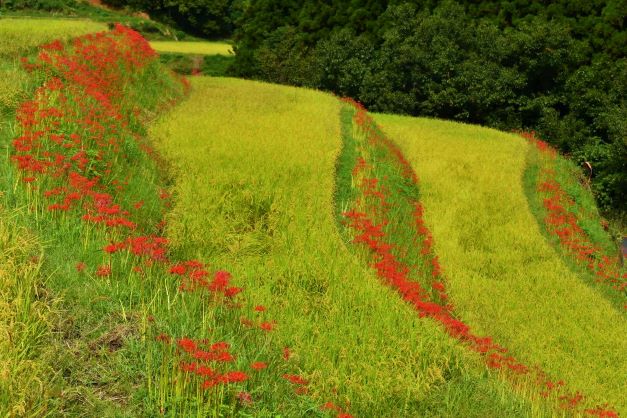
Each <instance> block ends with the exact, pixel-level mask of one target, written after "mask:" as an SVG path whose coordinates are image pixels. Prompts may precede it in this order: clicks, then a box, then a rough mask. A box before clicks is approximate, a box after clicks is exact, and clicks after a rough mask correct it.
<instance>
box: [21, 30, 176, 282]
mask: <svg viewBox="0 0 627 418" xmlns="http://www.w3.org/2000/svg"><path fill="white" fill-rule="evenodd" d="M156 59H157V55H156V53H155V52H154V51H153V50H152V48H150V45H149V44H148V42H147V41H146V40H145V39H143V38H142V37H141V35H139V34H138V33H136V32H134V31H132V30H130V29H128V28H126V27H124V26H121V25H116V26H115V28H114V29H113V30H112V31H110V32H100V33H96V34H89V35H85V36H81V37H78V38H75V39H74V40H73V41H72V42H71V43H69V44H64V43H62V42H60V41H54V42H52V43H50V44H47V45H43V46H42V47H41V48H40V52H39V54H38V56H37V57H36V58H35V59H34V60H29V59H23V64H24V66H25V68H26V69H27V70H28V71H37V73H38V74H43V75H44V77H45V81H44V82H43V84H42V85H41V87H39V88H38V89H37V90H36V91H35V95H34V98H33V99H32V100H30V101H27V102H25V103H23V104H22V105H21V106H20V108H19V109H18V111H17V122H18V126H19V131H20V136H19V137H17V138H16V139H15V140H14V141H13V155H12V159H13V160H14V161H15V162H16V164H17V168H18V169H19V170H20V171H21V172H22V180H23V181H25V182H26V183H29V184H30V185H31V186H30V187H33V188H35V189H37V190H39V191H40V192H41V194H42V195H43V197H44V199H45V200H46V201H47V202H48V203H47V204H46V207H47V209H48V210H49V211H51V212H71V213H72V214H74V215H76V216H77V217H80V218H81V219H82V220H83V221H85V222H89V223H94V224H99V225H102V226H104V227H106V228H108V229H112V230H113V229H115V230H118V231H121V232H118V233H116V235H118V236H119V235H120V233H122V234H125V235H127V237H128V238H127V239H125V240H124V241H123V242H120V243H112V244H110V245H107V246H106V247H105V248H104V251H105V252H107V253H109V254H113V253H116V252H118V251H120V250H129V251H131V252H132V253H133V254H135V255H137V256H140V257H143V258H146V259H147V261H148V262H154V261H165V254H166V248H165V245H166V243H167V241H166V240H165V239H164V238H162V237H158V236H141V235H139V236H137V235H133V234H136V231H137V222H136V221H135V220H133V217H134V215H135V214H137V213H138V211H139V209H141V206H140V205H137V204H136V205H134V206H133V208H128V209H125V208H124V207H123V206H122V205H121V204H120V203H118V202H117V201H120V200H121V199H120V196H121V195H120V193H121V192H123V191H124V190H125V187H126V186H127V185H128V181H129V179H128V178H125V179H124V180H122V181H121V180H119V178H123V176H124V173H123V172H122V171H123V169H122V166H121V164H120V159H126V158H127V157H126V153H127V152H129V151H131V148H132V147H131V148H129V143H128V139H127V138H129V137H135V134H134V133H133V130H132V129H131V127H130V125H131V123H132V122H133V119H132V118H131V116H130V115H131V114H132V115H135V117H136V116H137V115H138V114H139V109H137V108H133V106H135V105H134V104H132V102H131V100H130V98H128V97H125V96H124V94H125V92H126V89H125V87H126V86H127V85H129V84H131V83H132V82H133V81H134V80H135V79H137V77H139V76H140V75H141V74H142V72H143V71H144V69H145V67H146V66H147V65H148V64H150V63H152V62H155V61H156ZM133 146H135V145H133ZM85 267H86V266H85V264H84V263H80V264H79V265H78V266H77V269H78V270H79V271H82V270H84V269H85ZM95 274H96V275H97V276H101V277H106V276H109V275H111V265H102V266H100V267H98V268H97V270H96V271H95Z"/></svg>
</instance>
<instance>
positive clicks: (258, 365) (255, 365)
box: [250, 361, 268, 370]
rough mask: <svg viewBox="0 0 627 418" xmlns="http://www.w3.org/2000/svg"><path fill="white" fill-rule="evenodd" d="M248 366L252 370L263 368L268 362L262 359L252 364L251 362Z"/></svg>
mask: <svg viewBox="0 0 627 418" xmlns="http://www.w3.org/2000/svg"><path fill="white" fill-rule="evenodd" d="M250 367H251V368H252V369H253V370H263V369H265V368H267V367H268V364H267V363H264V362H263V361H256V362H254V363H253V364H251V365H250Z"/></svg>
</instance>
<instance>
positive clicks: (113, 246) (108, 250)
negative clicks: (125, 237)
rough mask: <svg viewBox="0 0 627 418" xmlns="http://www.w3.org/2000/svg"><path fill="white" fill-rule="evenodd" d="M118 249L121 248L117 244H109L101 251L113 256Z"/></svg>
mask: <svg viewBox="0 0 627 418" xmlns="http://www.w3.org/2000/svg"><path fill="white" fill-rule="evenodd" d="M120 249H121V247H120V246H118V244H109V245H106V246H105V247H104V248H103V250H104V251H105V252H106V253H109V254H113V253H115V252H117V251H118V250H120Z"/></svg>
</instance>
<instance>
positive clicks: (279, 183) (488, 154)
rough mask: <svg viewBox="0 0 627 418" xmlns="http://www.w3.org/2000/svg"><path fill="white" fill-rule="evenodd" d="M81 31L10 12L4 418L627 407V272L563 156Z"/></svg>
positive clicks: (1, 89)
mask: <svg viewBox="0 0 627 418" xmlns="http://www.w3.org/2000/svg"><path fill="white" fill-rule="evenodd" d="M37 22H40V21H37ZM62 22H64V23H53V22H49V24H48V23H46V24H44V25H43V26H40V27H44V28H48V30H42V31H39V32H38V31H37V29H33V30H30V29H32V28H33V27H34V26H33V25H34V23H29V22H28V21H26V22H20V21H16V23H15V24H10V25H6V24H5V23H6V20H0V33H3V31H4V33H5V34H7V37H6V38H3V39H14V42H12V43H11V42H5V43H4V44H2V43H0V63H1V64H2V66H3V67H0V70H2V71H5V74H9V72H10V73H11V74H12V76H13V77H15V79H16V80H20V83H18V84H15V83H13V84H11V86H13V85H14V84H15V85H17V86H18V87H19V88H17V89H15V90H11V89H10V87H11V86H8V85H7V86H3V85H2V84H0V98H2V97H5V98H8V99H6V100H4V101H1V102H0V123H1V124H2V125H0V128H2V129H1V130H0V140H1V141H2V143H1V144H0V146H1V147H2V152H1V153H0V158H2V159H1V160H0V162H1V163H2V164H1V165H0V182H1V184H2V185H3V189H2V191H0V245H1V247H0V284H1V285H2V286H0V335H1V336H8V338H1V339H0V377H2V379H0V415H2V414H6V415H9V416H11V415H29V414H30V415H37V416H59V415H82V416H85V415H87V416H93V415H104V416H120V415H122V416H154V415H165V416H262V417H263V416H268V417H269V416H277V415H280V416H288V417H292V416H319V417H327V416H334V417H338V418H349V417H353V416H360V417H399V416H434V417H441V416H452V417H486V416H498V417H502V416H512V417H530V416H533V417H535V416H547V417H548V416H572V415H595V416H605V417H615V416H617V415H618V413H624V412H625V411H626V410H627V405H626V404H625V400H624V398H625V397H624V396H623V395H624V394H625V393H627V387H626V383H625V382H626V381H627V379H625V372H626V371H627V362H626V360H625V358H624V353H625V352H627V341H626V340H625V338H624V336H625V334H626V331H627V327H626V324H625V312H624V309H623V304H624V297H625V295H624V288H625V286H624V284H623V282H624V275H623V276H621V274H623V272H624V270H620V268H618V267H617V265H616V263H615V261H614V260H613V259H611V258H610V257H608V256H606V255H605V252H607V251H610V252H611V250H612V243H611V241H610V240H609V238H608V237H607V236H606V235H605V233H604V231H603V229H602V227H599V224H598V214H596V212H594V208H593V207H592V206H591V205H592V204H591V200H590V196H585V193H583V194H582V192H581V191H580V190H579V189H578V187H579V186H578V184H577V181H576V180H573V178H572V175H571V174H569V173H568V170H566V169H565V168H563V167H562V162H563V161H562V160H560V159H559V158H555V155H554V154H553V152H552V151H551V150H550V149H547V148H546V147H545V145H544V144H543V143H542V142H541V141H537V140H536V139H535V138H533V137H530V136H529V135H528V140H525V139H523V138H522V137H520V136H517V135H512V134H504V133H501V132H497V131H494V130H490V129H484V128H480V127H476V126H469V125H462V124H456V123H451V122H444V121H436V120H429V119H420V118H409V117H400V116H390V115H376V116H375V117H374V119H373V118H372V117H371V115H369V114H368V113H367V112H366V111H365V109H363V108H361V107H360V106H359V105H358V104H357V103H355V102H353V101H351V100H350V99H343V100H338V98H336V97H334V96H331V95H328V94H325V93H321V92H317V91H312V90H306V89H297V88H291V87H283V86H278V85H271V84H264V83H258V82H253V81H245V80H237V79H229V78H208V77H193V78H192V79H191V80H190V81H187V80H185V79H182V78H180V77H178V76H175V75H174V74H172V73H170V72H168V71H166V69H165V68H164V67H163V66H162V65H161V64H160V63H159V61H158V57H157V55H156V54H155V52H154V51H153V50H152V49H151V48H150V47H149V45H148V43H147V42H146V41H145V40H144V39H143V38H141V36H139V34H137V33H135V32H133V31H131V30H129V29H126V28H123V27H120V26H118V27H116V28H115V29H114V30H113V31H110V32H102V33H99V34H97V35H89V36H84V37H81V38H79V39H77V40H74V41H72V42H71V43H64V42H63V41H62V40H61V41H59V42H51V41H52V38H57V37H58V38H61V39H67V38H69V37H71V36H72V35H73V34H78V33H83V32H84V31H91V30H96V29H100V26H89V24H88V23H85V22H81V23H80V24H81V25H82V24H85V25H86V26H80V25H79V26H76V27H73V26H71V25H73V24H78V23H77V22H74V23H71V24H70V26H66V22H65V21H62ZM46 25H48V26H46ZM7 28H8V29H7ZM20 31H21V32H20ZM20 33H22V35H20ZM20 36H21V37H20ZM11 37H13V38H11ZM22 40H23V42H22ZM0 42H1V41H0ZM38 43H48V45H46V46H44V47H42V49H41V50H40V52H39V53H37V52H35V51H34V50H33V47H34V46H35V45H37V44H38ZM191 44H192V43H177V44H175V45H174V47H172V46H171V45H168V43H155V44H153V47H155V48H161V50H167V49H170V50H171V49H175V48H183V50H186V51H187V52H189V53H193V54H202V53H209V54H212V53H213V54H215V53H222V54H226V53H227V52H225V49H224V47H225V45H221V46H220V45H215V44H213V45H212V44H210V43H208V44H204V45H203V44H202V43H193V44H195V45H191ZM199 46H200V47H201V49H194V48H197V47H199ZM203 48H205V49H203ZM212 48H213V49H212ZM220 48H223V49H220ZM203 50H204V51H217V52H201V51H203ZM220 51H222V52H220ZM171 52H185V51H182V50H178V51H171ZM20 54H27V55H28V57H27V58H26V59H25V60H23V62H21V61H20V60H18V56H19V55H20ZM87 62H89V63H90V65H84V64H85V63H87ZM9 70H10V71H9ZM3 94H4V96H3ZM155 118H156V119H155ZM148 121H150V122H151V124H150V126H148V125H147V123H148ZM565 173H566V174H565ZM573 196H574V197H573ZM586 199H587V200H586ZM581 202H583V203H581ZM578 205H579V206H582V205H583V206H584V207H583V208H582V212H581V213H584V215H585V220H584V221H582V222H581V224H582V225H583V226H582V227H579V222H580V220H579V218H578V217H581V216H584V215H581V213H580V212H579V206H578ZM573 237H576V239H575V238H573ZM604 251H605V252H604ZM571 259H572V260H571ZM573 260H574V261H573ZM40 382H46V384H45V385H44V384H40Z"/></svg>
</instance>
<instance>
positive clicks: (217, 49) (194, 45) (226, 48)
mask: <svg viewBox="0 0 627 418" xmlns="http://www.w3.org/2000/svg"><path fill="white" fill-rule="evenodd" d="M150 46H151V47H153V49H154V50H155V51H157V52H167V53H173V54H194V55H226V56H229V55H232V54H233V46H232V45H230V44H228V43H226V42H201V41H198V42H185V41H151V42H150Z"/></svg>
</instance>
